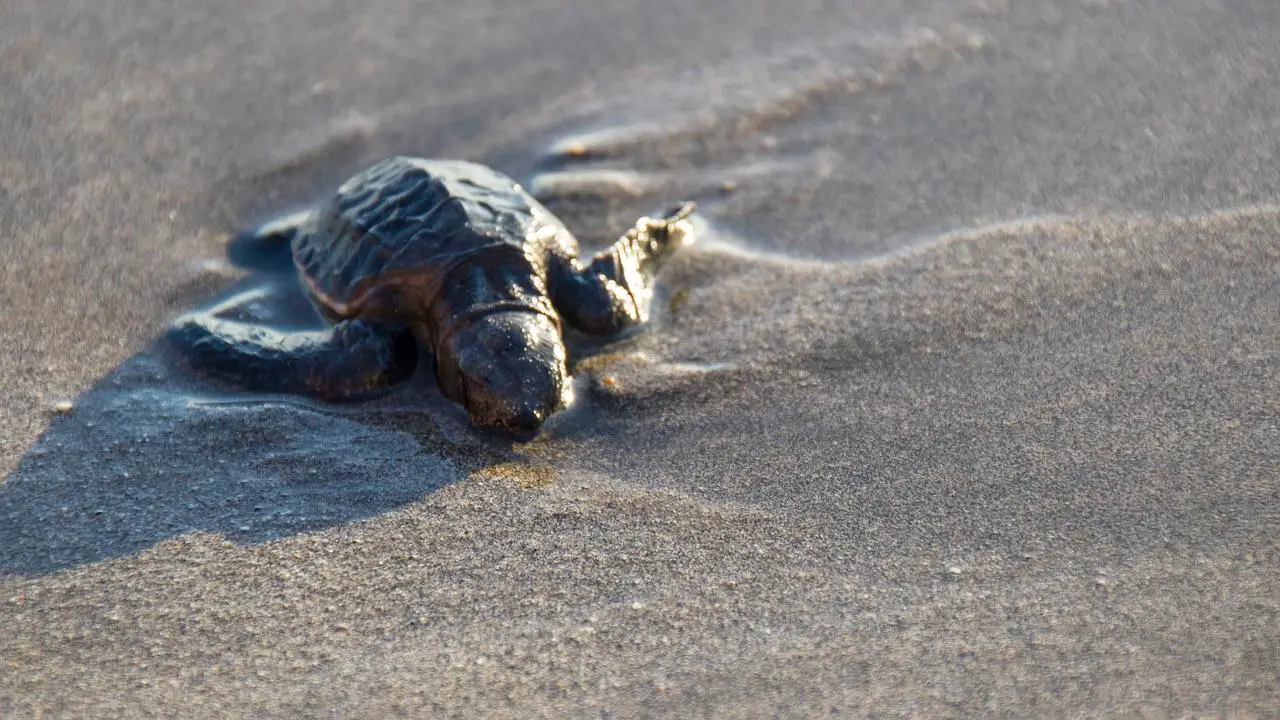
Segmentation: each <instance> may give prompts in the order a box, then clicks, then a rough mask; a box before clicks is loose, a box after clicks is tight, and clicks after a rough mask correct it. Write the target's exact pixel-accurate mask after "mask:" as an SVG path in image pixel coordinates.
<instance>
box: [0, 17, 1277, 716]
mask: <svg viewBox="0 0 1280 720" xmlns="http://www.w3.org/2000/svg"><path fill="white" fill-rule="evenodd" d="M506 5H509V3H497V2H480V3H468V4H465V5H457V6H448V7H445V6H441V7H439V8H435V9H423V8H422V7H420V6H417V5H413V4H409V3H398V2H391V1H390V0H376V1H375V2H372V3H368V4H366V5H365V7H366V8H368V9H363V10H360V11H354V10H352V9H351V7H350V6H348V5H347V4H342V3H331V2H330V3H325V2H316V3H283V2H277V1H274V0H273V1H271V2H260V3H254V4H248V3H243V4H238V3H224V4H209V3H195V2H190V1H189V0H184V1H181V2H171V3H159V2H139V1H137V0H111V1H110V2H102V3H96V4H89V3H78V2H69V1H66V0H63V1H60V2H47V3H41V4H38V5H37V4H35V3H27V4H26V7H22V8H6V9H5V10H4V11H3V13H2V14H0V67H3V68H4V72H2V73H0V137H3V138H5V142H3V143H0V280H2V282H0V299H2V300H3V302H4V306H5V307H6V308H7V311H6V312H5V313H3V314H2V315H0V336H3V338H4V339H5V342H4V343H3V344H0V377H2V379H3V384H4V387H5V396H6V403H5V406H4V411H3V412H2V413H0V473H3V477H4V478H5V479H4V482H3V484H0V717H6V718H7V717H37V716H41V714H42V713H43V716H46V717H48V716H70V717H133V716H139V715H162V716H180V717H228V716H230V717H242V716H255V717H256V716H261V717H298V716H302V717H318V716H326V717H331V716H334V717H387V716H396V715H397V714H403V715H406V716H428V717H450V716H466V717H476V716H483V717H565V716H570V717H584V716H585V717H597V716H600V717H635V716H679V717H735V716H742V717H759V716H782V717H793V716H794V717H815V716H853V717H861V716H895V717H896V716H912V715H915V716H920V717H947V716H954V717H973V716H1009V717H1061V716H1089V717H1096V716H1135V715H1140V716H1152V717H1165V716H1177V717H1185V716H1198V715H1206V714H1213V715H1222V716H1229V717H1267V716H1269V715H1272V714H1274V713H1275V708H1276V707H1280V677H1278V673H1277V668H1280V652H1277V650H1276V648H1278V647H1280V616H1278V613H1280V542H1278V540H1277V538H1280V427H1278V424H1277V423H1278V422H1280V421H1278V419H1277V418H1278V417H1280V358H1278V357H1277V355H1278V353H1280V340H1278V339H1280V319H1278V315H1277V308H1280V172H1278V171H1277V170H1276V167H1277V165H1276V162H1275V156H1276V155H1277V153H1280V141H1278V140H1277V138H1280V112H1277V110H1278V109H1280V91H1278V90H1277V89H1276V87H1277V86H1276V83H1275V82H1274V80H1275V78H1276V77H1278V76H1280V7H1276V6H1275V5H1274V4H1273V3H1268V2H1229V3H1217V4H1213V3H1203V2H1192V1H1191V0H1185V1H1184V0H1177V1H1176V2H1160V3H1156V2H1138V1H1137V0H1129V1H1122V0H1114V1H1111V2H1107V1H1101V2H1097V1H1092V2H1085V1H1080V2H1070V3H1003V2H987V3H962V2H947V3H941V2H937V1H936V0H934V1H924V0H920V1H913V2H906V3H893V4H887V3H871V2H863V1H862V0H857V1H856V2H849V3H841V4H831V3H820V2H805V1H802V2H798V3H794V2H793V3H786V4H781V3H780V4H766V3H738V4H734V5H733V6H732V7H729V5H728V4H722V3H714V2H709V1H707V2H701V1H699V2H692V3H690V2H681V3H676V2H665V1H664V2H659V3H656V4H655V3H646V4H644V6H643V7H641V4H640V3H623V2H606V3H595V4H592V5H590V6H587V5H582V6H581V7H572V6H570V4H568V3H560V4H555V3H525V4H522V5H521V8H520V9H517V10H511V9H510V8H507V7H505V6H506ZM886 5H891V7H883V6H886ZM391 153H411V154H420V155H430V156H445V157H459V158H466V159H472V160H478V161H483V162H487V163H490V164H492V165H494V166H496V167H498V168H499V169H501V170H503V171H505V172H507V173H509V174H511V175H513V176H515V177H517V178H519V179H521V180H522V181H524V182H525V183H526V184H527V186H528V187H530V188H532V189H533V190H534V191H535V192H536V194H538V195H539V197H540V198H542V199H543V200H544V201H545V202H547V203H548V204H549V205H551V206H552V207H553V208H554V209H556V210H557V212H559V213H560V214H561V217H562V218H563V219H564V220H565V221H566V222H567V223H568V224H569V225H570V227H572V228H573V229H574V230H575V232H577V233H578V234H579V237H580V238H582V239H583V241H584V242H585V243H587V244H594V245H598V244H601V243H603V242H606V241H608V240H610V239H612V238H611V236H612V235H614V234H616V233H617V232H619V231H620V230H622V229H624V228H625V227H626V226H627V225H629V224H630V222H631V221H632V220H633V219H634V218H635V217H636V216H638V215H639V214H643V213H645V212H650V211H653V210H655V209H658V208H660V207H662V206H664V205H666V204H668V203H669V202H670V201H673V200H679V199H684V198H693V199H696V200H697V201H698V202H699V207H700V218H701V222H702V223H703V228H702V230H703V234H702V236H701V239H700V242H699V244H698V245H697V246H695V247H694V248H691V249H690V251H688V252H686V253H685V254H684V255H683V256H681V257H680V258H679V259H678V260H677V261H676V262H675V263H674V264H673V266H672V267H671V268H670V270H669V272H667V274H666V275H664V278H663V283H662V287H661V288H660V291H659V296H658V299H657V301H656V305H655V313H654V320H653V323H652V325H651V327H650V328H649V330H648V331H647V332H645V333H643V334H641V335H639V336H636V337H633V338H629V339H626V340H625V341H622V342H619V343H617V344H615V345H612V346H608V347H604V348H579V352H578V355H579V357H578V360H579V365H578V372H577V375H578V383H579V403H578V404H577V406H575V407H574V408H573V409H572V410H570V411H569V412H566V413H564V414H563V415H562V416H559V417H557V418H556V420H555V421H554V422H553V423H551V425H550V426H549V427H548V429H547V431H546V433H545V434H544V436H543V437H542V438H540V439H539V440H537V441H535V442H533V443H529V444H526V445H511V444H504V443H502V442H500V441H498V440H496V439H492V438H482V437H479V436H477V435H476V434H474V433H472V432H471V431H470V430H468V428H467V427H466V426H465V423H464V422H463V421H462V419H461V418H460V417H459V414H458V413H457V412H456V411H455V410H454V409H452V408H450V407H449V406H448V405H447V403H444V402H443V401H442V400H441V399H440V398H439V396H438V395H437V394H436V393H435V392H434V391H433V390H432V389H431V387H430V383H429V381H428V379H427V378H422V377H420V378H418V379H417V382H416V383H415V384H414V385H413V386H411V387H407V388H404V389H403V390H401V391H398V392H396V393H394V394H392V395H390V396H388V397H386V398H383V399H381V400H379V401H376V402H372V403H368V404H364V405H358V406H342V407H335V406H324V405H320V404H315V403H309V402H305V401H299V400H296V399H291V398H284V397H262V396H248V395H245V394H242V393H236V392H235V391H234V389H233V388H229V387H226V386H222V385H218V384H216V383H213V382H211V381H208V380H206V379H203V378H200V377H198V376H196V375H194V374H193V373H191V372H190V371H189V370H188V369H186V368H185V367H183V365H182V364H181V363H180V362H177V361H176V360H175V359H174V358H172V357H170V356H169V355H168V354H167V353H166V352H165V349H164V347H163V346H161V345H158V344H157V343H156V342H155V340H156V338H157V336H158V334H159V332H160V331H161V330H162V328H163V327H164V324H165V323H166V322H167V321H168V320H169V319H171V318H173V317H174V316H176V315H177V314H179V313H181V312H184V311H186V310H188V309H190V308H192V307H195V306H199V305H202V304H206V303H212V302H216V301H217V300H218V299H219V298H221V297H225V296H226V294H227V293H229V292H234V291H236V290H238V289H244V288H246V287H264V286H271V287H276V288H278V289H279V290H280V293H279V294H278V295H277V296H276V297H274V298H273V299H271V300H270V301H268V302H266V303H265V304H264V306H263V312H266V313H271V314H273V316H274V317H277V318H278V319H279V321H280V322H281V323H286V324H287V323H307V322H314V318H311V317H309V316H308V315H306V313H305V312H304V311H303V310H301V309H300V306H301V303H300V301H299V298H298V297H297V295H296V288H294V287H293V286H292V285H291V284H290V283H288V282H282V281H280V280H279V279H270V278H266V277H264V276H261V275H258V274H254V273H251V272H245V271H243V270H240V269H237V268H235V267H233V266H231V265H230V264H228V263H227V262H226V241H227V238H228V233H229V232H231V231H233V230H234V229H236V228H238V227H241V226H244V225H246V224H249V223H252V222H255V221H259V220H262V219H264V218H267V217H270V216H271V215H272V214H275V213H279V212H283V211H287V210H292V209H297V208H299V207H302V206H304V205H305V204H306V203H307V202H308V201H309V200H311V199H313V198H314V197H316V194H317V193H320V192H322V191H324V190H325V189H326V188H330V187H332V186H333V185H334V184H335V183H337V182H339V181H341V180H342V179H343V178H344V177H345V176H346V175H348V174H349V173H351V172H352V171H354V170H355V169H357V168H359V167H360V166H361V165H363V164H364V163H366V162H368V161H371V160H373V159H375V158H378V157H382V156H384V155H387V154H391ZM60 402H66V403H69V405H70V407H69V408H68V407H67V405H59V403H60Z"/></svg>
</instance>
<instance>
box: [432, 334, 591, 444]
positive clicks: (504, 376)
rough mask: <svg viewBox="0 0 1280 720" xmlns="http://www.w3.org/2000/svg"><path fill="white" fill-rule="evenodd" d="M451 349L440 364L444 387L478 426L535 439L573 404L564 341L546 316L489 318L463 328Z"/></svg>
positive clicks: (446, 349) (445, 351) (444, 352)
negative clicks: (555, 415) (548, 422)
mask: <svg viewBox="0 0 1280 720" xmlns="http://www.w3.org/2000/svg"><path fill="white" fill-rule="evenodd" d="M446 345H447V347H444V348H441V349H440V354H441V357H438V358H437V361H436V367H437V370H436V372H437V375H438V377H439V380H440V387H441V389H442V390H443V391H444V392H445V394H447V395H449V396H450V397H451V398H452V399H453V400H455V401H456V402H458V403H459V404H461V405H462V406H463V407H465V408H466V410H467V415H468V416H469V417H470V419H471V423H472V424H473V425H476V426H477V427H485V428H498V429H501V430H504V431H506V432H508V433H510V434H512V435H515V436H517V437H519V436H529V435H532V434H534V433H536V432H537V431H538V429H539V428H540V427H542V423H543V422H545V421H546V419H547V418H548V417H550V416H551V414H552V413H554V412H556V411H557V410H560V409H561V408H563V407H564V406H565V405H566V403H567V399H568V397H567V396H568V392H569V383H568V375H569V372H568V368H567V367H566V353H565V349H564V341H563V340H562V339H561V337H560V330H559V328H557V327H556V326H555V323H553V322H552V321H551V320H550V319H549V318H547V317H546V316H545V315H542V314H539V313H535V312H522V311H513V312H500V313H493V314H490V315H484V316H481V317H479V318H476V319H475V320H472V321H470V322H468V323H466V324H465V325H463V326H461V327H459V328H457V330H456V331H454V332H453V333H452V335H451V336H450V337H449V339H448V340H447V341H446Z"/></svg>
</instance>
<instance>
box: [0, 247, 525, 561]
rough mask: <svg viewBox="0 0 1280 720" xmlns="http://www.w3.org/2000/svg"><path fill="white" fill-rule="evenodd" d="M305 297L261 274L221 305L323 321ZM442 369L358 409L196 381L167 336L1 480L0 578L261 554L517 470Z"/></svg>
mask: <svg viewBox="0 0 1280 720" xmlns="http://www.w3.org/2000/svg"><path fill="white" fill-rule="evenodd" d="M296 286H297V283H296V280H295V279H294V278H293V277H292V276H290V275H282V274H273V273H267V272H258V273H255V274H253V275H251V276H250V277H249V278H246V279H245V280H243V281H240V282H238V283H236V284H235V285H234V286H233V287H232V288H230V289H228V290H226V291H225V292H223V293H222V294H221V295H220V296H219V297H216V298H213V299H212V300H211V302H210V303H209V304H210V305H214V304H219V303H222V302H224V301H225V300H226V299H227V298H229V297H231V296H232V295H236V294H241V293H246V292H257V293H261V294H262V297H263V300H262V303H261V306H260V307H259V308H258V310H257V311H256V312H258V313H260V314H262V315H263V316H266V317H269V318H271V320H272V321H273V322H272V324H275V325H278V326H292V327H299V326H301V327H305V326H307V325H309V324H313V323H318V322H319V321H318V318H317V317H316V316H315V313H314V311H313V310H311V309H310V306H309V304H308V303H307V302H306V299H305V297H303V296H302V295H301V291H300V290H298V289H297V287H296ZM430 372H431V370H430V367H429V365H428V366H427V367H424V368H419V373H418V375H417V376H416V377H415V378H414V379H413V380H412V381H411V382H410V383H408V384H407V386H405V387H402V388H398V389H397V390H396V391H394V392H392V393H390V394H389V395H387V396H384V397H382V398H378V399H375V400H372V401H368V402H363V403H359V404H350V405H327V404H322V403H315V402H311V401H308V400H305V399H301V398H296V397H288V396H250V395H244V394H241V393H236V392H234V389H229V388H228V389H223V388H219V387H217V386H214V385H212V384H211V383H210V382H207V381H204V380H196V379H195V376H194V373H192V372H191V371H190V370H189V369H188V368H187V367H185V364H184V363H182V362H181V361H180V360H178V359H176V358H174V357H172V355H171V353H170V352H169V350H168V348H167V346H166V345H165V343H164V342H163V341H162V340H158V341H156V342H154V343H152V345H151V346H150V347H149V348H147V349H146V350H144V351H143V352H140V353H138V354H137V355H135V356H133V357H131V358H129V359H128V360H126V361H125V362H123V363H121V365H120V366H118V367H117V368H115V369H114V370H113V371H112V372H110V373H108V374H107V375H106V376H105V377H104V378H103V379H102V380H100V381H99V382H98V383H97V384H95V385H94V386H93V387H92V388H90V389H89V390H87V391H86V392H84V393H83V394H81V395H80V397H78V398H76V399H75V401H74V403H73V407H72V409H71V410H70V411H69V412H65V413H61V414H58V415H55V416H54V417H53V419H52V421H51V423H50V427H49V429H48V430H47V431H46V432H45V433H44V434H43V435H42V436H41V437H40V438H39V439H38V440H37V441H36V443H35V444H34V445H33V446H32V447H31V449H30V450H29V451H28V452H27V453H26V455H24V456H23V458H22V459H21V461H20V462H19V465H18V467H17V469H16V470H15V471H14V472H13V473H12V474H11V475H10V476H9V477H8V478H7V479H6V480H5V482H4V483H3V484H0V573H3V574H12V575H18V576H28V577H29V576H36V575H43V574H46V573H51V572H56V571H59V570H63V569H66V568H70V567H74V566H76V565H80V564H84V563H92V562H97V561H100V560H104V559H109V558H114V557H119V556H122V555H127V554H130V553H134V552H137V551H139V550H142V549H144V548H146V547H149V546H151V545H153V544H155V543H157V542H160V541H162V540H165V539H167V538H172V537H175V536H178V535H181V534H184V533H189V532H194V531H205V532H213V533H218V534H221V535H224V536H227V537H229V538H231V539H233V540H235V541H237V542H245V543H257V542H264V541H268V540H271V539H274V538H279V537H283V536H287V535H291V534H296V533H301V532H306V531H310V530H314V529H317V528H322V527H326V526H331V525H336V524H341V523H348V522H352V521H356V520H360V519H363V518H368V517H372V516H376V515H378V514H380V513H384V512H387V511H389V510H392V509H394V508H396V507H399V506H401V505H404V504H406V503H410V502H413V501H415V500H419V499H421V498H422V497H423V496H424V495H426V494H428V493H430V492H432V491H435V490H437V489H439V488H441V487H443V486H445V485H447V484H449V483H452V482H454V481H456V480H459V479H461V478H464V477H466V476H468V475H469V474H471V473H473V472H475V471H477V470H479V469H482V468H484V467H487V466H490V465H493V464H496V463H499V462H507V461H511V460H513V459H517V460H518V458H519V453H518V447H517V446H513V444H512V443H511V442H510V441H508V440H505V439H502V438H499V437H492V436H483V435H480V434H478V433H475V432H473V431H472V430H471V429H470V428H469V427H468V426H467V424H466V420H465V417H464V416H463V414H462V412H461V411H460V409H458V408H456V407H454V406H453V405H452V404H451V403H449V402H447V401H446V400H445V399H444V398H443V397H442V396H440V395H439V393H438V392H437V391H436V390H435V384H434V382H433V378H432V377H430V374H429V373H430ZM424 376H425V377H424Z"/></svg>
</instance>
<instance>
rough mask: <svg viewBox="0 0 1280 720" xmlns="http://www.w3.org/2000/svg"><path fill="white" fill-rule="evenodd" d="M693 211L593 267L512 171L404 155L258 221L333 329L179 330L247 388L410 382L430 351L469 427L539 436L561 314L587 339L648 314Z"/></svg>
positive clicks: (554, 374) (560, 366) (372, 387)
mask: <svg viewBox="0 0 1280 720" xmlns="http://www.w3.org/2000/svg"><path fill="white" fill-rule="evenodd" d="M693 209H694V206H693V204H692V203H685V204H683V205H681V206H679V207H677V208H675V209H673V210H672V211H670V212H668V213H666V214H665V216H663V217H660V218H656V219H655V218H648V217H645V218H641V219H640V220H639V221H638V222H637V223H636V225H635V227H633V228H632V229H630V230H628V231H627V233H626V234H625V235H623V236H622V238H621V239H619V240H618V241H617V242H616V243H614V244H613V245H612V246H611V247H609V248H608V249H606V250H604V251H602V252H600V253H598V254H596V255H595V256H593V257H592V258H591V260H590V262H588V263H586V264H582V263H581V262H580V261H579V260H578V243H577V241H576V240H575V239H574V237H573V235H572V234H571V233H570V232H569V231H568V229H566V228H565V226H564V225H563V224H562V223H561V222H560V221H559V220H558V219H556V217H555V216H554V215H552V214H551V211H550V210H548V209H547V208H545V207H543V205H542V204H541V203H539V202H538V201H537V200H535V199H534V198H533V197H532V196H530V195H529V194H528V193H527V192H525V190H524V189H523V188H521V187H520V185H519V184H517V183H516V182H515V181H514V180H512V179H510V178H508V177H506V176H505V175H502V174H501V173H498V172H496V171H494V170H492V169H490V168H487V167H485V166H483V165H477V164H474V163H469V162H460V161H451V160H423V159H419V158H410V157H393V158H389V159H386V160H382V161H380V162H378V163H376V164H374V165H373V166H371V167H369V168H368V169H366V170H364V171H363V172H361V173H359V174H358V175H356V176H355V177H353V178H351V179H350V180H348V181H347V182H346V183H344V184H343V185H342V186H341V187H340V188H338V191H337V193H336V194H334V196H333V197H332V198H331V199H330V200H329V201H328V202H327V203H325V204H324V205H322V206H321V207H319V208H318V209H316V210H314V211H310V212H306V213H301V214H298V215H294V216H290V217H288V218H284V219H282V220H278V221H275V222H272V223H268V224H266V225H264V226H262V227H261V228H259V229H258V230H256V231H254V233H253V240H255V241H257V242H261V243H262V244H264V245H278V246H281V247H282V248H283V247H285V246H287V247H289V248H291V251H292V256H293V264H294V266H295V267H296V269H297V272H298V275H299V277H300V279H301V281H302V286H303V287H304V288H305V289H306V291H307V293H308V294H309V295H310V297H311V300H312V302H313V304H314V305H315V306H316V308H318V309H319V311H320V313H321V314H322V315H323V316H324V317H325V318H326V320H328V321H329V322H330V323H332V326H331V327H329V328H327V329H325V330H323V331H319V332H281V331H278V330H274V329H270V328H267V327H265V326H263V325H259V324H255V323H250V322H244V321H242V320H236V319H228V318H226V317H223V315H225V314H226V313H225V312H209V313H203V314H195V315H189V316H186V317H184V318H181V319H179V320H178V321H177V322H176V323H175V324H174V325H173V326H172V327H171V328H170V330H169V333H168V339H169V341H170V342H171V343H172V344H173V345H174V346H176V347H177V348H178V349H179V350H180V351H181V352H182V353H183V354H184V355H185V356H186V357H187V358H188V359H189V360H190V361H191V363H192V364H193V365H194V366H196V367H197V368H199V369H203V370H205V371H207V372H210V373H213V374H216V375H220V376H222V377H224V378H227V379H230V380H232V381H234V382H237V383H238V384H240V385H242V386H244V387H247V388H250V389H254V390H260V391H270V392H289V393H302V394H308V395H312V396H315V397H319V398H322V399H325V400H335V401H336V400H355V399H361V398H366V397H369V396H372V395H375V394H378V393H379V392H381V391H384V390H386V389H387V388H390V387H391V386H393V385H395V384H396V383H399V382H402V381H404V380H406V379H408V378H409V377H410V376H411V375H412V374H413V371H414V368H415V367H416V366H417V364H418V361H419V354H420V353H430V354H431V355H432V356H434V360H435V363H434V364H435V375H436V380H437V382H438V383H439V386H440V389H441V390H442V391H443V392H444V394H445V395H447V396H448V397H449V398H451V399H453V400H454V401H456V402H457V403H459V404H460V405H462V406H463V407H464V408H466V410H467V414H468V415H469V417H470V419H471V422H472V423H473V424H475V425H476V426H479V427H498V428H502V429H505V430H507V431H509V432H512V433H514V434H518V435H528V434H531V433H533V432H535V431H536V430H537V429H538V428H539V427H540V426H541V425H542V423H543V422H544V421H545V420H546V419H547V417H548V416H549V415H551V414H552V413H553V412H555V411H557V410H559V409H561V408H563V407H564V406H565V404H566V402H567V401H568V396H569V384H568V370H567V367H566V352H565V346H564V340H563V337H562V327H561V323H562V321H563V322H564V323H565V324H567V325H569V326H571V327H573V328H576V329H578V330H580V331H582V332H584V333H587V334H590V335H609V334H613V333H617V332H619V331H621V330H624V329H626V328H628V327H631V326H634V325H636V324H638V323H641V322H643V321H644V320H645V319H646V317H647V313H648V304H649V299H650V296H651V294H652V285H653V281H654V276H655V275H656V274H657V273H658V271H659V270H661V268H662V266H663V265H664V264H665V263H666V261H667V260H668V259H669V258H670V257H671V256H672V255H673V253H674V252H675V251H676V250H677V249H678V248H679V247H681V246H682V245H684V244H686V243H687V242H689V241H690V238H691V227H690V224H689V223H688V222H687V218H688V217H689V215H690V214H691V213H692V212H693Z"/></svg>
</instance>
